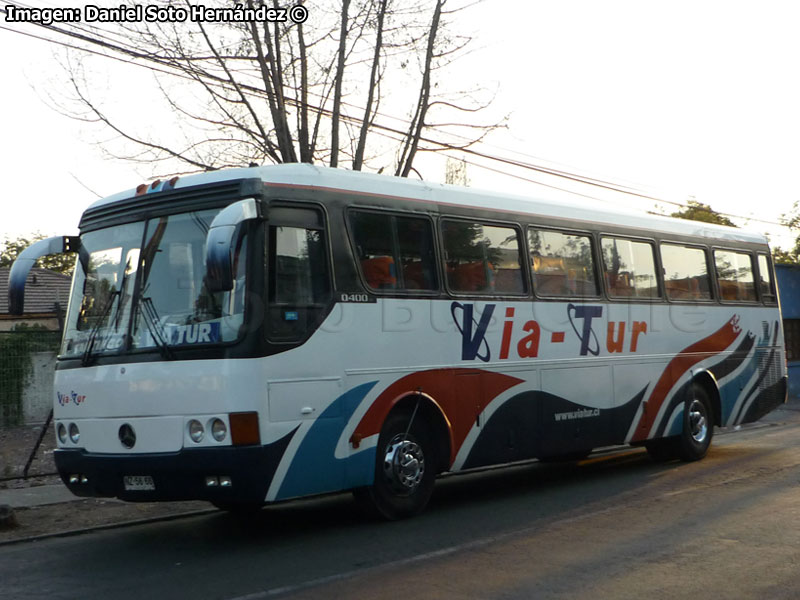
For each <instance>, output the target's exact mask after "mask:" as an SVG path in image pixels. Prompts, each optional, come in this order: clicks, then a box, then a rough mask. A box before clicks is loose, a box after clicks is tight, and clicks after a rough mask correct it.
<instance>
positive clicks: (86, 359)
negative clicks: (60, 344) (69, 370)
mask: <svg viewBox="0 0 800 600" xmlns="http://www.w3.org/2000/svg"><path fill="white" fill-rule="evenodd" d="M119 296H120V292H119V291H113V292H111V295H110V296H109V297H108V300H106V305H105V306H104V307H103V312H102V314H101V315H100V318H99V319H98V320H97V322H96V323H95V324H94V327H92V330H91V331H90V332H89V339H88V340H86V350H84V351H83V356H82V357H81V364H82V365H83V366H84V367H88V366H89V364H90V363H91V362H92V358H94V356H95V355H94V354H92V350H94V343H95V341H96V340H97V334H98V333H100V328H101V327H102V325H103V323H104V322H105V320H106V318H107V317H108V315H109V313H110V312H111V307H112V306H114V300H116V299H117V298H119Z"/></svg>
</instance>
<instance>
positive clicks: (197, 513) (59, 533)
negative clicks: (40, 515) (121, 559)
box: [0, 508, 223, 548]
mask: <svg viewBox="0 0 800 600" xmlns="http://www.w3.org/2000/svg"><path fill="white" fill-rule="evenodd" d="M220 512H223V511H220V510H219V509H218V508H206V509H203V510H193V511H189V512H182V513H176V514H174V515H164V516H161V517H145V518H143V519H130V520H128V521H119V522H117V523H104V524H102V525H93V526H92V527H84V528H81V529H67V530H66V531H56V532H53V533H40V534H38V535H31V536H27V537H21V538H16V539H13V540H6V541H0V548H2V547H5V546H13V545H14V544H24V543H27V542H39V541H42V540H49V539H52V538H61V537H74V536H77V535H82V534H84V533H92V532H95V531H106V530H108V529H122V528H124V527H135V526H137V525H147V524H148V523H160V522H166V521H177V520H179V519H188V518H189V517H199V516H202V515H208V514H212V513H220Z"/></svg>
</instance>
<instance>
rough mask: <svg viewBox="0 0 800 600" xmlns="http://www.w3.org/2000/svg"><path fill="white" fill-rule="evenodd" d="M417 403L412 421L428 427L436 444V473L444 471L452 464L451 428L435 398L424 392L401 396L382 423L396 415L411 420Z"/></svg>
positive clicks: (408, 393)
mask: <svg viewBox="0 0 800 600" xmlns="http://www.w3.org/2000/svg"><path fill="white" fill-rule="evenodd" d="M418 402H419V407H418V408H417V412H416V414H415V415H414V419H424V421H425V423H426V424H427V425H428V426H429V427H430V433H431V435H432V436H433V441H434V443H435V444H436V465H437V472H442V471H446V470H448V469H449V468H450V464H451V463H452V456H451V453H452V448H453V427H452V425H451V423H450V420H449V419H448V418H447V415H445V412H444V410H442V407H441V405H440V404H439V403H438V402H437V401H436V399H435V398H433V397H432V396H430V395H429V394H426V393H424V392H407V393H405V394H401V395H400V396H398V397H397V398H396V399H395V400H394V402H392V404H391V407H390V408H389V411H388V412H387V413H386V416H385V417H384V421H386V419H388V418H389V417H390V416H392V415H394V414H396V413H403V414H407V415H408V417H409V418H411V415H413V414H414V408H415V407H416V406H417V403H418Z"/></svg>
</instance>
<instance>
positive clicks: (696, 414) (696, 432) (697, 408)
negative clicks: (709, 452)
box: [689, 400, 708, 444]
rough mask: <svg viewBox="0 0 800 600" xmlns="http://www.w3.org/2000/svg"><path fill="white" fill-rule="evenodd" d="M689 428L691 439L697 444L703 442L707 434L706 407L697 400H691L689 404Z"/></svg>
mask: <svg viewBox="0 0 800 600" xmlns="http://www.w3.org/2000/svg"><path fill="white" fill-rule="evenodd" d="M689 430H690V431H691V433H692V439H694V441H695V442H697V443H698V444H701V443H703V442H704V441H705V439H706V436H707V435H708V422H707V420H706V407H705V405H704V404H703V403H702V402H700V401H699V400H692V403H691V404H690V405H689Z"/></svg>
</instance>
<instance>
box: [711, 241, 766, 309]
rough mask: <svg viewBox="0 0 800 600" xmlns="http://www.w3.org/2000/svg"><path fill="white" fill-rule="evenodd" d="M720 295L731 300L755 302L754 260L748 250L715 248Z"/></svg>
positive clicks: (723, 298)
mask: <svg viewBox="0 0 800 600" xmlns="http://www.w3.org/2000/svg"><path fill="white" fill-rule="evenodd" d="M714 264H715V266H716V268H717V280H718V282H719V295H720V298H721V299H722V300H726V301H729V302H755V300H756V285H755V281H754V280H753V260H752V258H751V257H750V255H749V254H747V253H746V252H734V251H733V250H714Z"/></svg>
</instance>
